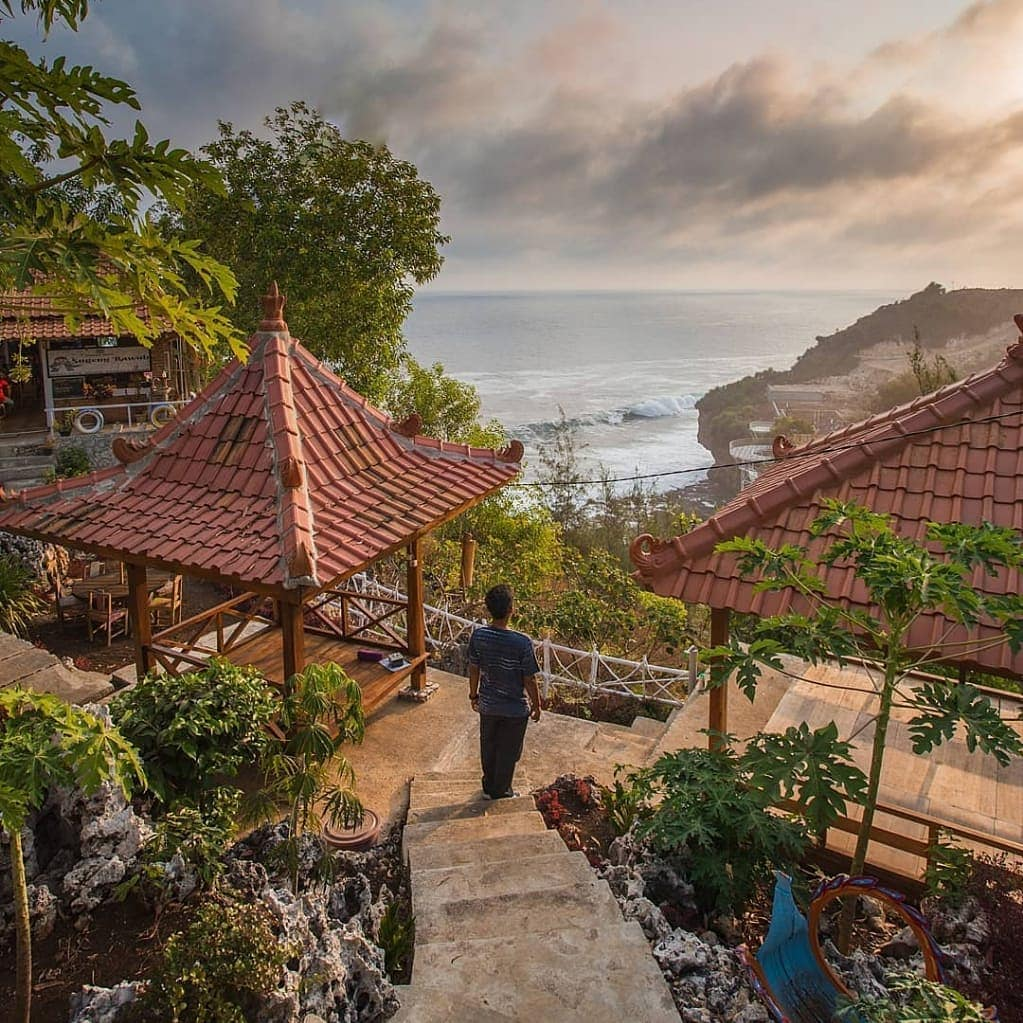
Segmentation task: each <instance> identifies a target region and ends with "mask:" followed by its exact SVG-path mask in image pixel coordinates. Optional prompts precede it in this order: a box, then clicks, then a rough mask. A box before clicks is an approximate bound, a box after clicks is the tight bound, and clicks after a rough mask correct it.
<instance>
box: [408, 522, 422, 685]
mask: <svg viewBox="0 0 1023 1023" xmlns="http://www.w3.org/2000/svg"><path fill="white" fill-rule="evenodd" d="M405 593H406V595H407V597H408V611H407V612H406V617H407V622H408V655H409V660H411V661H412V662H413V663H415V664H416V666H415V668H414V669H413V671H412V689H413V690H421V689H425V688H426V610H425V608H424V606H423V605H424V599H423V541H422V540H421V539H419V537H416V539H415V540H413V541H412V543H410V544H409V545H408V579H407V586H406V589H405ZM417 659H418V662H417Z"/></svg>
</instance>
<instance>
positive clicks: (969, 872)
mask: <svg viewBox="0 0 1023 1023" xmlns="http://www.w3.org/2000/svg"><path fill="white" fill-rule="evenodd" d="M973 868H974V861H973V853H971V852H970V850H969V849H966V848H964V847H963V846H961V845H956V843H955V840H954V839H952V840H948V836H946V835H945V833H944V832H940V833H939V834H938V840H937V841H936V842H935V843H933V844H932V845H931V847H930V849H929V850H928V851H927V868H926V870H925V871H924V885H925V886H926V887H927V894H928V895H930V896H932V897H935V898H939V899H941V900H942V902H944V903H946V904H948V905H950V906H958V905H959V904H960V903H961V902H962V901H963V899H964V898H965V897H966V890H967V886H968V885H969V883H970V879H971V878H972V877H973Z"/></svg>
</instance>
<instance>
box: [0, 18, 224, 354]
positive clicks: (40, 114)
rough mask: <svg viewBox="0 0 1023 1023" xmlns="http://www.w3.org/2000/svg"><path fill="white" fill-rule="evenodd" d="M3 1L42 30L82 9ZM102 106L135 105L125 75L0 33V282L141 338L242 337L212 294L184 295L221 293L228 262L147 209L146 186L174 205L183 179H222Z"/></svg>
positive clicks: (211, 184)
mask: <svg viewBox="0 0 1023 1023" xmlns="http://www.w3.org/2000/svg"><path fill="white" fill-rule="evenodd" d="M15 6H20V8H21V10H22V11H23V12H28V11H33V10H35V11H38V12H39V14H40V20H41V22H42V25H43V28H44V29H45V30H49V28H50V27H51V26H52V25H53V24H55V23H57V22H61V21H62V22H65V23H66V24H67V25H68V26H69V27H70V28H71V29H77V27H78V23H79V21H80V20H81V19H82V18H84V17H85V15H86V13H87V10H88V5H87V4H86V3H85V2H84V0H83V2H76V0H41V2H39V3H36V2H33V0H24V2H22V3H20V4H19V5H15V4H14V3H11V2H9V0H7V2H4V3H3V4H2V5H0V10H3V11H5V12H6V13H7V14H8V15H11V14H13V13H14V8H15ZM111 108H122V109H123V108H127V109H130V110H138V109H139V102H138V99H137V97H136V96H135V93H134V92H133V90H132V89H131V87H130V86H128V85H127V84H126V83H124V82H122V81H119V80H118V79H116V78H110V77H108V76H106V75H103V74H101V73H100V72H98V71H96V70H95V69H94V68H92V67H79V66H68V64H67V62H66V61H65V59H64V58H63V57H57V58H56V59H54V60H53V61H52V62H47V61H46V60H40V61H38V62H36V61H33V60H32V59H31V58H30V57H29V55H28V53H26V52H25V50H24V49H22V48H21V47H20V46H17V45H15V44H14V43H13V42H11V41H9V40H0V290H4V291H7V290H21V289H31V290H32V291H33V292H35V293H36V294H44V295H49V296H51V297H53V298H54V299H55V302H56V307H57V308H58V310H59V311H61V312H63V313H64V314H65V316H66V317H67V318H68V320H69V321H70V322H71V323H74V322H76V321H77V320H79V319H81V318H82V317H83V316H85V315H90V314H91V315H96V314H97V313H98V314H100V315H102V316H104V317H106V318H107V319H109V320H110V321H111V322H112V324H113V330H114V333H117V334H132V335H134V336H135V337H136V338H137V339H138V340H139V341H140V342H141V343H143V344H147V345H148V344H152V342H153V341H154V340H155V338H156V337H157V336H158V335H159V334H160V333H162V332H163V331H166V330H168V329H169V330H172V331H174V332H176V333H178V334H179V335H180V336H181V337H182V338H183V339H184V340H185V341H186V342H187V343H188V344H191V345H193V346H194V347H196V348H197V349H199V350H200V351H206V352H208V351H210V350H211V349H212V348H213V347H215V346H217V345H229V346H231V347H232V348H233V349H234V350H236V351H241V349H240V347H239V341H238V337H237V332H236V331H235V329H234V328H233V326H232V325H231V324H230V322H229V321H228V320H227V319H225V318H224V316H223V315H221V313H220V310H219V308H218V307H217V306H215V305H209V306H207V305H204V304H203V303H202V302H201V301H199V300H197V299H195V298H194V297H193V295H194V294H195V293H196V291H198V292H199V293H201V294H202V295H203V296H204V297H205V298H206V299H209V300H213V301H216V300H217V297H218V296H222V297H223V298H225V299H227V300H228V301H230V300H231V299H233V297H234V292H235V281H234V277H233V276H232V275H231V273H230V271H229V270H228V269H227V268H226V267H225V266H223V265H222V264H221V263H218V262H217V261H216V260H214V259H211V258H209V257H208V256H206V255H205V254H203V253H202V252H201V251H200V250H199V247H198V245H197V243H196V242H194V241H190V240H187V239H183V238H179V239H169V238H167V237H166V236H164V235H163V234H162V233H161V232H160V231H159V230H158V229H157V228H156V226H155V225H154V223H153V222H152V221H151V220H150V219H149V216H148V213H147V212H146V210H147V207H148V205H149V202H150V200H151V197H152V196H156V197H157V198H158V199H161V200H162V201H163V202H165V203H166V204H167V205H168V207H170V208H180V207H181V206H182V205H183V204H184V202H185V200H186V197H187V196H188V195H189V193H190V192H191V190H192V189H193V188H196V187H200V186H201V187H203V188H205V189H210V190H216V189H218V188H221V187H222V185H221V183H220V180H219V177H218V175H217V173H216V172H215V171H214V170H213V168H211V167H210V166H209V165H208V164H205V163H203V162H201V161H199V160H196V159H194V158H193V157H192V156H190V155H189V154H188V153H186V152H185V151H184V150H181V149H174V148H172V147H171V145H170V143H169V142H166V141H163V142H155V143H154V142H152V141H150V138H149V135H148V133H147V131H146V129H145V127H144V126H143V125H142V124H141V123H140V122H138V121H136V123H135V128H134V132H133V134H132V136H131V138H130V139H108V138H107V137H106V134H105V128H106V125H107V124H108V121H109V116H110V111H111ZM120 112H121V111H119V110H118V111H117V113H120ZM55 162H56V163H57V168H59V169H55V167H54V163H55ZM186 277H187V280H186ZM139 307H144V308H145V309H146V310H147V311H148V313H149V314H150V316H149V319H148V320H146V319H144V318H143V317H142V316H140V315H139V313H138V309H139Z"/></svg>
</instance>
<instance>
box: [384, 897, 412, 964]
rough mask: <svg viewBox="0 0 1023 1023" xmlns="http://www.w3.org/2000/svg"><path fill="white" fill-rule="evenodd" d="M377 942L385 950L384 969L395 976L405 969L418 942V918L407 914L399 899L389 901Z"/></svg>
mask: <svg viewBox="0 0 1023 1023" xmlns="http://www.w3.org/2000/svg"><path fill="white" fill-rule="evenodd" d="M376 943H377V944H378V945H379V946H380V947H381V948H382V949H383V950H384V969H385V970H387V975H388V976H389V977H392V978H393V977H394V976H395V975H396V974H397V973H398V972H399V971H402V970H403V968H404V966H405V964H406V963H407V962H408V961H409V959H410V957H411V955H412V950H413V949H414V948H415V944H416V918H415V917H414V916H408V915H406V914H405V913H404V912H403V910H402V907H401V904H400V903H399V902H398V900H397V899H393V900H392V901H391V902H388V904H387V908H386V909H385V910H384V912H383V915H382V916H381V917H380V926H379V927H378V928H377V941H376Z"/></svg>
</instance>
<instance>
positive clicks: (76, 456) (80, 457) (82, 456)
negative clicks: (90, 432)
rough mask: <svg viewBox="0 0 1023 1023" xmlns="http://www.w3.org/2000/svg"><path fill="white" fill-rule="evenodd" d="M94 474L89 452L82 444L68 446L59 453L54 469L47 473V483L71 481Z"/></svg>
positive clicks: (55, 459) (55, 458)
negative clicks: (74, 477) (76, 477)
mask: <svg viewBox="0 0 1023 1023" xmlns="http://www.w3.org/2000/svg"><path fill="white" fill-rule="evenodd" d="M90 472H92V462H90V461H89V452H88V451H86V450H85V448H83V447H82V445H81V444H67V445H65V446H64V447H62V448H60V449H59V450H58V451H57V454H56V456H55V457H54V464H53V468H52V469H48V470H47V472H46V481H47V482H48V483H52V482H53V481H54V480H66V479H71V478H72V477H73V476H87V475H88V474H89V473H90Z"/></svg>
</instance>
